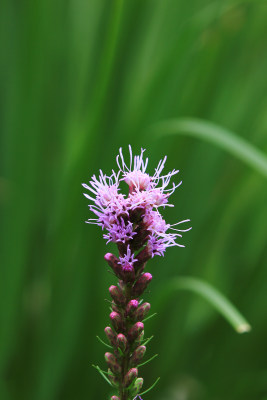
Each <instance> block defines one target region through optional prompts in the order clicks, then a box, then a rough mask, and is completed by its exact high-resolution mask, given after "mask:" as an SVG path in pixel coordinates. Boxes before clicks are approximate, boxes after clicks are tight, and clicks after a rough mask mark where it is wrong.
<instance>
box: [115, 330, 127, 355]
mask: <svg viewBox="0 0 267 400" xmlns="http://www.w3.org/2000/svg"><path fill="white" fill-rule="evenodd" d="M117 345H118V347H119V348H120V349H121V350H122V351H123V352H125V350H126V348H127V339H126V337H125V336H124V335H123V334H122V333H119V334H118V336H117Z"/></svg>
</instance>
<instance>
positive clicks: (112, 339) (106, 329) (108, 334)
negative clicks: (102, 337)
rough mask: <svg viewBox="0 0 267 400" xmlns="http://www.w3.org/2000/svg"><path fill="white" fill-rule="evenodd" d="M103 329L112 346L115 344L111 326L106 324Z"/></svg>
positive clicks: (114, 335)
mask: <svg viewBox="0 0 267 400" xmlns="http://www.w3.org/2000/svg"><path fill="white" fill-rule="evenodd" d="M104 331H105V334H106V337H107V338H108V340H109V342H110V344H112V346H115V345H116V334H115V333H114V332H113V330H112V329H111V327H110V326H107V327H106V328H105V329H104Z"/></svg>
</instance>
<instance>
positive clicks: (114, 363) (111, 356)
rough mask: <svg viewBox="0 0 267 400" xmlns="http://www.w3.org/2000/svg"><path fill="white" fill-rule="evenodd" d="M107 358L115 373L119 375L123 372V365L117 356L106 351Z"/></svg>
mask: <svg viewBox="0 0 267 400" xmlns="http://www.w3.org/2000/svg"><path fill="white" fill-rule="evenodd" d="M105 360H106V362H107V364H108V367H109V368H110V369H111V371H112V372H113V373H114V374H115V375H118V374H120V373H121V366H120V364H119V363H118V361H117V359H116V357H115V356H114V354H112V353H105Z"/></svg>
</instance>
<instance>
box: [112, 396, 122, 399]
mask: <svg viewBox="0 0 267 400" xmlns="http://www.w3.org/2000/svg"><path fill="white" fill-rule="evenodd" d="M110 400H120V398H119V397H118V396H112V397H111V398H110Z"/></svg>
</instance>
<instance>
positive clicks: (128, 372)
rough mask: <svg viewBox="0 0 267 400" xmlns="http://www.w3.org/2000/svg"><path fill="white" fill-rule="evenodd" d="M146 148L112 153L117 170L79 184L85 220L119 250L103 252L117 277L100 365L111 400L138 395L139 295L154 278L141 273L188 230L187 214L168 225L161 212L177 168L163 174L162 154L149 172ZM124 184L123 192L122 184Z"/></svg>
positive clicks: (142, 307)
mask: <svg viewBox="0 0 267 400" xmlns="http://www.w3.org/2000/svg"><path fill="white" fill-rule="evenodd" d="M144 152H145V150H144V149H141V153H140V154H139V155H135V156H134V155H133V154H132V148H131V146H129V155H130V157H129V163H128V162H126V160H125V158H124V155H123V153H122V149H120V150H119V155H118V156H117V158H116V161H117V166H118V172H115V171H113V170H112V173H111V174H110V175H106V174H104V173H103V172H102V171H101V170H100V172H99V177H96V176H95V175H93V176H92V178H91V180H90V181H89V184H88V185H87V184H83V187H84V188H85V189H86V190H87V193H84V195H85V197H86V198H87V199H89V201H90V204H89V210H90V211H91V212H92V213H93V214H94V218H90V219H88V221H86V222H87V223H89V224H95V225H98V226H100V227H101V229H102V231H103V237H104V239H105V240H106V241H107V243H109V242H113V243H115V245H116V246H117V249H118V256H117V257H116V256H115V255H114V254H112V253H107V254H106V255H105V257H104V258H105V260H106V261H107V263H108V265H109V266H110V267H111V269H112V272H113V274H114V275H115V276H116V277H117V279H118V280H117V283H116V285H112V286H110V287H109V293H110V296H111V298H112V301H111V302H110V303H111V310H112V312H111V313H110V315H109V317H110V321H111V323H112V328H111V327H109V326H107V327H106V328H105V334H106V336H107V339H108V341H109V343H110V344H111V346H110V347H111V349H112V350H111V351H113V353H106V354H105V360H106V362H107V365H108V371H107V373H106V375H103V371H101V370H99V371H100V372H101V375H102V376H104V377H105V379H108V380H109V382H110V384H111V386H112V387H113V388H114V390H116V391H117V396H116V395H114V396H112V397H111V399H110V400H132V399H134V400H138V399H139V400H142V399H141V397H140V396H138V394H139V393H141V389H142V386H143V379H142V378H141V377H140V378H139V377H138V370H137V368H138V367H139V366H141V365H142V359H143V357H144V354H145V352H146V347H145V344H147V343H148V342H149V340H150V339H147V338H145V337H144V324H143V322H144V321H145V317H146V316H147V314H148V313H149V311H150V304H149V303H146V302H145V303H143V300H139V298H140V296H141V295H143V293H144V292H145V291H146V289H147V287H148V285H149V283H150V282H151V280H152V275H151V274H150V273H149V272H145V268H146V264H147V262H148V261H149V260H150V259H152V258H153V257H154V256H164V254H165V251H166V249H167V248H168V247H174V246H178V247H184V245H183V244H180V239H181V238H182V234H183V233H184V232H187V231H189V230H190V229H191V228H185V229H181V228H180V226H182V224H184V223H187V222H189V221H190V220H189V219H186V220H183V221H180V222H177V223H175V224H169V223H167V222H166V221H165V219H164V218H163V216H162V215H161V213H160V209H161V207H163V208H165V207H167V206H169V207H173V205H172V204H170V203H169V198H170V196H171V194H172V193H173V192H174V191H175V190H176V188H178V187H179V186H180V185H181V183H182V182H179V183H178V184H175V183H171V180H172V178H173V177H174V176H176V175H177V174H178V172H179V171H178V170H175V169H174V170H172V171H170V172H168V173H164V172H163V169H164V166H165V163H166V159H167V157H164V158H163V159H162V160H160V162H159V163H158V165H157V167H156V168H155V170H154V172H153V173H152V174H150V173H149V172H148V158H145V157H144ZM125 184H126V185H128V189H129V190H128V193H127V194H123V193H122V192H121V189H120V187H121V185H122V186H123V185H124V187H125ZM141 321H143V322H141Z"/></svg>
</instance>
